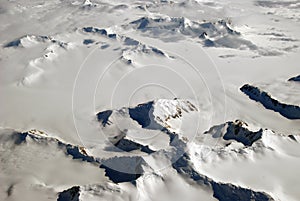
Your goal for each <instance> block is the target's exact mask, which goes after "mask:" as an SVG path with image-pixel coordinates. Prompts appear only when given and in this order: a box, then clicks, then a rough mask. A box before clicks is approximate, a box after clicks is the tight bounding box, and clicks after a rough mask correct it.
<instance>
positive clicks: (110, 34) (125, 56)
mask: <svg viewBox="0 0 300 201" xmlns="http://www.w3.org/2000/svg"><path fill="white" fill-rule="evenodd" d="M82 30H83V32H85V33H93V34H99V35H101V36H104V37H107V38H109V39H112V40H117V41H119V42H120V43H121V44H123V46H124V48H122V56H121V59H122V60H123V61H125V62H126V63H127V64H133V63H134V61H133V60H134V59H133V58H134V57H135V55H138V54H141V53H144V54H154V55H156V56H164V57H167V58H172V57H173V56H169V55H168V54H167V53H165V52H164V51H162V50H160V49H158V48H156V47H153V46H149V45H147V44H144V43H142V42H140V41H138V40H136V39H134V38H131V37H128V36H124V35H121V34H117V33H115V32H114V31H112V30H111V29H110V28H107V29H105V28H104V29H100V28H97V27H84V28H83V29H82ZM83 43H84V44H86V45H88V44H91V43H94V41H93V40H91V39H86V40H84V41H83Z"/></svg>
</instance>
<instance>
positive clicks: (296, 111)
mask: <svg viewBox="0 0 300 201" xmlns="http://www.w3.org/2000/svg"><path fill="white" fill-rule="evenodd" d="M240 90H241V91H242V92H244V93H245V94H246V95H247V96H249V98H250V99H252V100H255V101H257V102H259V103H261V104H262V105H263V106H264V107H265V108H266V109H269V110H273V111H275V112H278V113H280V114H281V115H282V116H284V117H286V118H288V119H300V107H299V106H296V105H289V104H285V103H281V102H279V101H278V100H276V99H274V98H272V97H271V96H270V95H269V94H268V93H267V92H265V91H262V90H260V89H259V88H258V87H255V86H252V85H249V84H245V85H244V86H242V87H241V88H240Z"/></svg>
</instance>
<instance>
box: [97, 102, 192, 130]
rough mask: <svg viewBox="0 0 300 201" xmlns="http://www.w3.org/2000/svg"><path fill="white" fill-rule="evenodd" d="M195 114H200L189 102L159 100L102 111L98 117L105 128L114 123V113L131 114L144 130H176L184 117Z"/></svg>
mask: <svg viewBox="0 0 300 201" xmlns="http://www.w3.org/2000/svg"><path fill="white" fill-rule="evenodd" d="M124 110H125V113H124ZM193 112H198V109H197V107H196V106H195V105H194V104H192V103H191V102H190V101H188V100H181V99H174V100H168V99H159V100H155V101H150V102H147V103H141V104H139V105H137V106H136V107H132V108H122V109H120V110H106V111H102V112H99V113H98V114H97V117H98V120H99V121H100V122H101V124H102V125H103V126H104V127H105V126H107V125H110V124H111V123H112V120H110V116H111V115H112V113H121V114H129V116H130V118H132V119H133V120H135V121H136V122H138V123H139V124H140V125H141V126H142V128H147V129H163V128H167V129H171V130H172V129H173V130H174V129H177V127H178V126H180V121H181V119H182V116H184V115H185V114H188V113H193Z"/></svg>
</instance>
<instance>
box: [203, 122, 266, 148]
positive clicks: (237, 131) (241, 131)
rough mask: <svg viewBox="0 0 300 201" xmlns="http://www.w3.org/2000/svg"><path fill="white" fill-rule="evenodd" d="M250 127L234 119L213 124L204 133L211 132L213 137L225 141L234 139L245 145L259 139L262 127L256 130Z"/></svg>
mask: <svg viewBox="0 0 300 201" xmlns="http://www.w3.org/2000/svg"><path fill="white" fill-rule="evenodd" d="M250 129H251V128H249V126H248V124H247V123H245V122H243V121H241V120H235V121H229V122H226V123H224V124H221V125H217V126H213V127H211V128H210V129H209V131H206V132H205V133H204V134H211V135H212V137H213V138H223V139H224V140H226V141H231V140H235V141H237V142H240V143H242V144H243V145H245V146H251V145H252V144H253V143H254V142H256V141H257V140H259V139H261V137H262V135H263V129H260V130H258V131H252V130H250Z"/></svg>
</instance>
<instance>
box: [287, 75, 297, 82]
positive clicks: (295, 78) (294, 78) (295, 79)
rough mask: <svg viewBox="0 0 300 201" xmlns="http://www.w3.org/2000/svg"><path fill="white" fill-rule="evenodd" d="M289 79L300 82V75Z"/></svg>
mask: <svg viewBox="0 0 300 201" xmlns="http://www.w3.org/2000/svg"><path fill="white" fill-rule="evenodd" d="M288 81H294V82H300V75H298V76H295V77H292V78H290V79H289V80H288Z"/></svg>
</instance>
